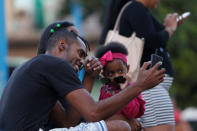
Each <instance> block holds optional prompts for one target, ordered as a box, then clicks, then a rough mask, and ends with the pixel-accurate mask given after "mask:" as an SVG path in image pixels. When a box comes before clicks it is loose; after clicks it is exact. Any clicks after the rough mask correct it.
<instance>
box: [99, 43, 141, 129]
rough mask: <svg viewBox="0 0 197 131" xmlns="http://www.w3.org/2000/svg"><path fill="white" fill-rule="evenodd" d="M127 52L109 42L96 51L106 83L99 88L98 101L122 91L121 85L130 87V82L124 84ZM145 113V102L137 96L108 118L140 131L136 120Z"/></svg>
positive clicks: (120, 46) (126, 71)
mask: <svg viewBox="0 0 197 131" xmlns="http://www.w3.org/2000/svg"><path fill="white" fill-rule="evenodd" d="M127 55H128V51H127V49H126V47H125V46H124V45H122V44H120V43H117V42H111V43H109V44H107V45H106V46H101V47H100V48H99V49H98V50H97V51H96V57H97V58H99V61H100V62H101V64H102V66H103V72H102V74H103V77H104V78H103V79H106V80H107V81H106V82H105V83H104V85H103V86H102V87H101V90H100V97H99V100H103V99H106V98H109V97H111V96H113V95H115V94H117V93H119V92H120V91H121V90H124V88H122V87H123V85H125V84H127V85H131V84H132V83H133V82H132V81H127V82H128V83H126V82H125V80H126V79H125V78H126V77H129V76H128V74H127V73H128V71H129V67H130V65H129V64H128V63H127ZM144 111H145V101H144V100H143V99H142V95H141V94H139V95H138V96H137V97H136V98H135V99H133V100H132V101H131V102H130V103H129V104H128V105H127V106H125V107H124V108H123V109H122V110H121V111H119V112H118V113H116V114H115V115H113V116H112V117H110V118H109V119H111V120H114V119H115V120H125V121H127V122H128V123H129V124H130V126H131V130H132V131H139V130H141V126H140V123H139V122H138V121H137V120H136V119H137V118H140V117H141V116H142V115H143V114H144Z"/></svg>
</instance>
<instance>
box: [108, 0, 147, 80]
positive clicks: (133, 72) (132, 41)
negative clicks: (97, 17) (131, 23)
mask: <svg viewBox="0 0 197 131" xmlns="http://www.w3.org/2000/svg"><path fill="white" fill-rule="evenodd" d="M130 4H132V2H131V1H130V2H128V3H126V4H125V5H124V6H123V8H122V9H121V11H120V13H119V15H118V18H117V20H116V23H115V26H114V29H113V30H109V31H108V33H107V37H106V40H105V45H106V44H108V43H109V42H119V43H121V44H123V45H124V46H125V47H126V48H127V49H128V56H127V61H128V64H129V65H130V69H129V76H130V77H131V80H132V81H136V79H137V77H138V73H139V69H140V61H141V57H142V53H143V48H144V39H143V38H138V37H137V36H136V33H135V32H134V33H132V35H131V36H130V37H125V36H122V35H120V34H119V24H120V18H121V15H122V13H123V11H124V10H125V8H126V7H127V6H128V5H130Z"/></svg>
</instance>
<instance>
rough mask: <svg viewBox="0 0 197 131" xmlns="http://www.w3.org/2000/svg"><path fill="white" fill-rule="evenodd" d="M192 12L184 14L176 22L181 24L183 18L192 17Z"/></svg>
mask: <svg viewBox="0 0 197 131" xmlns="http://www.w3.org/2000/svg"><path fill="white" fill-rule="evenodd" d="M190 14H191V13H190V12H185V13H183V14H182V15H180V16H179V17H178V18H177V19H176V21H177V22H179V20H181V19H183V18H187V17H188V16H190Z"/></svg>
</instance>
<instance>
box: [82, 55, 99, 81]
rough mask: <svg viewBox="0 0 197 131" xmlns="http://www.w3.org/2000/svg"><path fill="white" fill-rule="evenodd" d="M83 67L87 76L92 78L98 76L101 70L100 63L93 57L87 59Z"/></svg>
mask: <svg viewBox="0 0 197 131" xmlns="http://www.w3.org/2000/svg"><path fill="white" fill-rule="evenodd" d="M84 67H85V71H86V73H87V75H91V76H92V77H96V76H98V75H99V73H100V72H101V70H102V65H101V63H100V62H99V60H98V59H97V58H95V57H91V58H88V59H87V60H86V62H85V64H84Z"/></svg>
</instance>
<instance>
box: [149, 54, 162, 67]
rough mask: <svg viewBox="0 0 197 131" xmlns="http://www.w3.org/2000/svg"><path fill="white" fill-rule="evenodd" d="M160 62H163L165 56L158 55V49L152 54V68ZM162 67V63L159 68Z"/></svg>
mask: <svg viewBox="0 0 197 131" xmlns="http://www.w3.org/2000/svg"><path fill="white" fill-rule="evenodd" d="M158 62H163V57H161V56H159V55H157V50H156V52H155V54H152V55H151V65H150V68H152V67H153V66H154V65H155V64H157V63H158ZM161 67H162V65H161V66H160V67H159V69H161Z"/></svg>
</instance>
